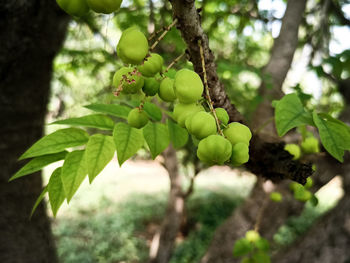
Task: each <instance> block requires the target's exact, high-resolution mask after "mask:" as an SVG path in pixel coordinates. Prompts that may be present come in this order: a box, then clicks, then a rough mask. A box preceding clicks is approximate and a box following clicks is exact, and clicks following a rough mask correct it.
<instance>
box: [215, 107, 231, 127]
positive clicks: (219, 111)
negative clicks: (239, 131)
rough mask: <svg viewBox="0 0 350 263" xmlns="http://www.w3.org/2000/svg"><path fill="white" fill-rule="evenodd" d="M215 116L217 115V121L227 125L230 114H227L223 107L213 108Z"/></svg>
mask: <svg viewBox="0 0 350 263" xmlns="http://www.w3.org/2000/svg"><path fill="white" fill-rule="evenodd" d="M215 112H216V116H217V117H218V119H219V121H220V122H221V123H222V124H224V125H227V124H228V121H229V119H230V116H228V113H227V111H226V110H225V109H224V108H215Z"/></svg>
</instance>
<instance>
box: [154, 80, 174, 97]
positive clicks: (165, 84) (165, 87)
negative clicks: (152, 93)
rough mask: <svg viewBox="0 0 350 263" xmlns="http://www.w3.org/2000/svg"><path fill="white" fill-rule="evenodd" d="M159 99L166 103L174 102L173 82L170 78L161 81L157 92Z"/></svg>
mask: <svg viewBox="0 0 350 263" xmlns="http://www.w3.org/2000/svg"><path fill="white" fill-rule="evenodd" d="M158 95H159V97H160V98H161V99H162V100H164V101H167V102H173V101H174V100H176V96H175V93H174V80H173V79H170V78H165V79H163V80H162V81H161V83H160V87H159V91H158Z"/></svg>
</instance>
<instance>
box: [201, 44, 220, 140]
mask: <svg viewBox="0 0 350 263" xmlns="http://www.w3.org/2000/svg"><path fill="white" fill-rule="evenodd" d="M198 46H199V51H200V55H201V59H202V68H203V80H204V88H205V95H206V99H207V100H206V101H207V103H208V106H209V109H210V111H211V112H212V114H213V116H214V118H215V122H216V126H217V129H218V132H219V133H220V135H221V136H224V133H223V132H222V130H221V128H220V121H219V119H218V116H217V115H216V111H215V109H214V106H213V102H212V100H211V97H210V92H209V86H208V79H207V71H206V69H205V60H204V52H203V46H202V41H201V40H198Z"/></svg>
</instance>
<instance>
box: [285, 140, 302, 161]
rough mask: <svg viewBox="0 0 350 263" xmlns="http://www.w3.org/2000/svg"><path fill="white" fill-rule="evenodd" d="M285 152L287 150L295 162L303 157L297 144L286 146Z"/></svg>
mask: <svg viewBox="0 0 350 263" xmlns="http://www.w3.org/2000/svg"><path fill="white" fill-rule="evenodd" d="M284 150H286V151H287V152H289V153H290V154H291V155H293V156H294V157H293V160H297V159H299V158H300V155H301V151H300V147H299V145H297V144H293V143H290V144H286V145H285V146H284Z"/></svg>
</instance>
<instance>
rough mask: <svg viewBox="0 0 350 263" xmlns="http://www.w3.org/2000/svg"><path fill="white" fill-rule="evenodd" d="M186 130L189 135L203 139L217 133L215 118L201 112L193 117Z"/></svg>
mask: <svg viewBox="0 0 350 263" xmlns="http://www.w3.org/2000/svg"><path fill="white" fill-rule="evenodd" d="M186 128H187V130H188V132H189V133H191V134H192V135H194V136H196V137H197V138H198V139H203V138H205V137H208V136H209V135H212V134H216V132H217V127H216V122H215V118H214V117H213V115H211V114H210V113H208V112H205V111H200V112H197V113H195V114H194V115H192V116H191V120H190V121H189V123H188V127H187V126H186Z"/></svg>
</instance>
